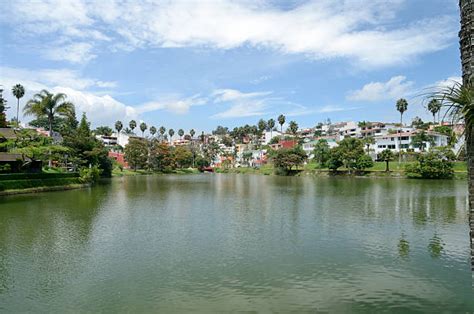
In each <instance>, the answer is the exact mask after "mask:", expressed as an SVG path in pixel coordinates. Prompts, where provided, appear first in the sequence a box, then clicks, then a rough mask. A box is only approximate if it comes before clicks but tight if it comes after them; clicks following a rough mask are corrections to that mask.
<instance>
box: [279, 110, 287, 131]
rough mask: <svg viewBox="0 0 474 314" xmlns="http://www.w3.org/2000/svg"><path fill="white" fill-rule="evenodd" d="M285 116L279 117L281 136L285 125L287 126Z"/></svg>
mask: <svg viewBox="0 0 474 314" xmlns="http://www.w3.org/2000/svg"><path fill="white" fill-rule="evenodd" d="M285 120H286V119H285V116H284V115H282V114H281V115H279V116H278V123H279V124H280V131H281V134H282V135H283V124H285Z"/></svg>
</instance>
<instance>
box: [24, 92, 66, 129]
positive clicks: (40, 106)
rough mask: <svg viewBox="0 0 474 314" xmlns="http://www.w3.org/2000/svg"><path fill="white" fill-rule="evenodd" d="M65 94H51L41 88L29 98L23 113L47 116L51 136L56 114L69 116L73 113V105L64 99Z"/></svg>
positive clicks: (37, 116) (40, 116) (38, 116)
mask: <svg viewBox="0 0 474 314" xmlns="http://www.w3.org/2000/svg"><path fill="white" fill-rule="evenodd" d="M66 97H67V96H66V94H63V93H58V94H52V93H50V92H48V91H47V90H42V91H41V92H39V93H38V94H36V95H34V97H33V99H30V100H29V101H28V102H27V103H26V105H25V108H23V113H24V114H25V115H27V116H35V117H36V118H37V119H38V118H47V119H48V125H49V136H53V122H54V119H55V118H56V117H58V116H61V117H70V116H72V115H74V105H73V104H72V103H71V102H69V101H66Z"/></svg>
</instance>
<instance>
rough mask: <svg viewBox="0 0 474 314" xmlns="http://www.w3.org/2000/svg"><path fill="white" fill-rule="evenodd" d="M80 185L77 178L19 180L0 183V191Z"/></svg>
mask: <svg viewBox="0 0 474 314" xmlns="http://www.w3.org/2000/svg"><path fill="white" fill-rule="evenodd" d="M70 185H81V182H80V180H79V178H52V179H21V180H5V181H0V191H10V190H24V189H33V188H40V187H67V186H70Z"/></svg>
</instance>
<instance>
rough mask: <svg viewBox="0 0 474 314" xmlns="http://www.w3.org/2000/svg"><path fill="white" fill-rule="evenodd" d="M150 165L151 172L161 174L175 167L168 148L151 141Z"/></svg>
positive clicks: (163, 144)
mask: <svg viewBox="0 0 474 314" xmlns="http://www.w3.org/2000/svg"><path fill="white" fill-rule="evenodd" d="M150 163H151V167H152V169H153V170H155V171H161V172H170V171H172V170H174V169H175V167H176V161H175V158H174V155H173V153H172V152H171V148H170V146H169V145H168V144H166V143H163V142H158V141H153V144H152V149H151V152H150Z"/></svg>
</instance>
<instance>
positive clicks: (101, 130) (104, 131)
mask: <svg viewBox="0 0 474 314" xmlns="http://www.w3.org/2000/svg"><path fill="white" fill-rule="evenodd" d="M112 132H113V130H112V129H111V128H110V127H108V126H99V127H97V128H96V129H95V130H94V133H95V134H96V135H104V136H111V135H112Z"/></svg>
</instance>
